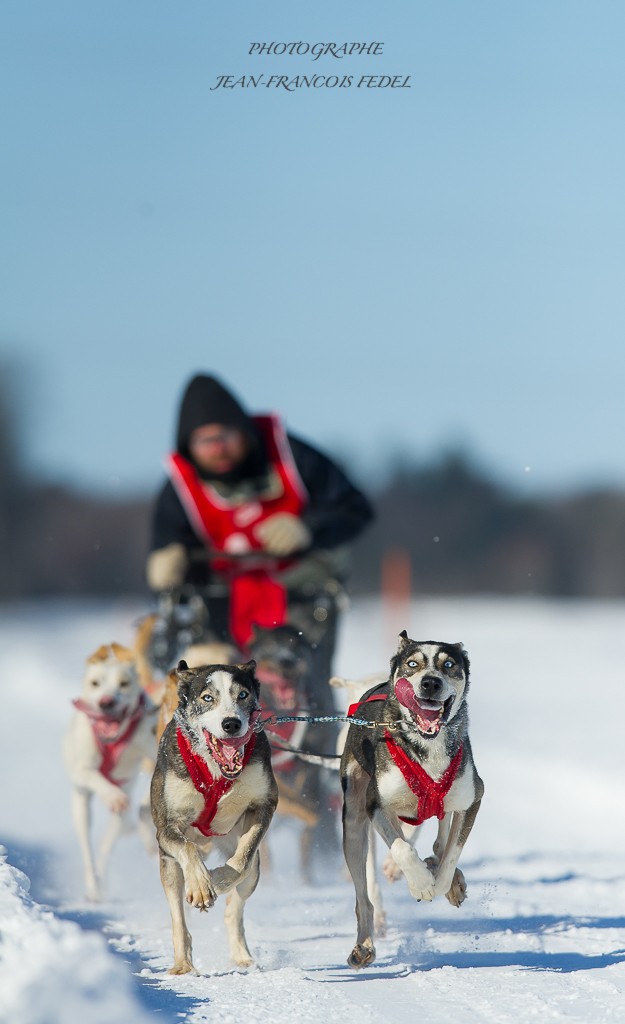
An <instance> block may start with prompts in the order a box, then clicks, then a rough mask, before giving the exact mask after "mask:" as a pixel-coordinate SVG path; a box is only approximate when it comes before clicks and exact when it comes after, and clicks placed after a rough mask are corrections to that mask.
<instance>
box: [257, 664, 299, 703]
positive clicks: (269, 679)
mask: <svg viewBox="0 0 625 1024" xmlns="http://www.w3.org/2000/svg"><path fill="white" fill-rule="evenodd" d="M256 678H257V679H258V681H259V682H260V684H261V686H262V687H263V689H264V692H265V693H266V694H267V695H268V696H269V698H270V700H271V702H272V703H273V704H274V705H275V706H276V707H278V708H280V709H283V710H289V711H291V710H293V708H296V707H297V696H298V695H297V688H296V686H295V685H294V683H293V682H292V680H291V679H287V677H286V676H283V675H281V673H280V672H276V671H272V670H271V669H268V668H264V667H262V666H260V667H258V668H257V669H256Z"/></svg>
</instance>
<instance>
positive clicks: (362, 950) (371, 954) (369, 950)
mask: <svg viewBox="0 0 625 1024" xmlns="http://www.w3.org/2000/svg"><path fill="white" fill-rule="evenodd" d="M374 960H375V946H374V945H373V943H372V941H371V939H365V941H364V942H363V943H357V945H355V946H354V948H353V949H352V951H351V953H350V954H349V956H348V958H347V963H348V965H349V966H350V967H353V968H354V970H356V971H358V970H360V968H361V967H368V966H369V964H372V963H373V961H374Z"/></svg>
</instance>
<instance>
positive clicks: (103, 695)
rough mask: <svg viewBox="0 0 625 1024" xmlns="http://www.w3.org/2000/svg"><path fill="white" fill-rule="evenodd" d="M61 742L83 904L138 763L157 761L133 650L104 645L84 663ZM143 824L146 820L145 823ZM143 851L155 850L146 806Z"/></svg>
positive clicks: (121, 819)
mask: <svg viewBox="0 0 625 1024" xmlns="http://www.w3.org/2000/svg"><path fill="white" fill-rule="evenodd" d="M73 704H74V707H75V708H76V711H75V714H74V716H73V718H72V720H71V722H70V726H69V730H68V732H67V735H66V736H65V739H64V743H63V754H64V760H65V766H66V769H67V772H68V774H69V777H70V779H71V782H72V785H73V789H72V815H73V820H74V826H75V828H76V832H77V834H78V840H79V843H80V848H81V851H82V855H83V862H84V871H85V889H86V895H87V899H90V900H98V899H100V897H101V883H102V880H103V877H104V873H105V870H106V865H107V862H108V859H109V856H110V853H111V850H112V848H113V845H114V843H115V841H116V840H117V838H118V836H119V835H120V833H121V831H122V829H123V827H124V824H125V821H126V815H127V811H128V808H129V803H130V801H129V792H130V788H131V786H132V784H133V782H134V781H135V779H136V777H137V775H138V773H139V771H140V769H141V768H142V766H143V764H144V762H145V760H146V759H147V760H148V761H149V762H150V771H151V770H152V766H153V765H154V761H155V758H156V735H155V731H156V709H155V708H154V707H153V705H152V704H151V702H150V701H149V699H148V698H147V697H146V695H145V693H144V692H143V690H142V689H141V687H140V685H139V680H138V674H137V667H136V662H135V658H134V655H133V652H132V651H131V650H129V649H128V648H127V647H122V646H121V644H116V643H112V644H105V645H103V646H102V647H99V648H98V650H97V651H95V652H94V653H93V654H92V655H91V656H90V657H89V658H88V659H87V668H86V671H85V676H84V679H83V688H82V696H81V697H80V698H79V699H78V700H75V701H73ZM93 796H96V797H99V798H100V800H102V802H103V803H104V804H106V806H107V807H108V809H109V811H110V812H111V814H110V819H109V823H108V828H107V829H106V831H105V833H104V835H103V837H102V841H101V844H100V849H99V856H98V861H97V865H96V861H95V858H94V853H93V848H92V836H91V800H92V797H93ZM146 818H147V820H146ZM139 827H140V830H141V833H142V838H143V841H144V844H145V846H146V847H147V848H148V849H151V850H153V848H154V833H153V830H152V826H151V822H150V820H149V811H148V808H147V802H146V801H144V803H143V805H142V807H141V808H140V811H139Z"/></svg>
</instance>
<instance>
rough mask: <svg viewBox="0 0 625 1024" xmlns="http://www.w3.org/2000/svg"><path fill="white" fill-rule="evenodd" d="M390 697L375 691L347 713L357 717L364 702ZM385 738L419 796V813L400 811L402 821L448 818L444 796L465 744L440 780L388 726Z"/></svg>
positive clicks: (392, 754) (393, 755)
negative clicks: (404, 813)
mask: <svg viewBox="0 0 625 1024" xmlns="http://www.w3.org/2000/svg"><path fill="white" fill-rule="evenodd" d="M387 697H388V694H386V693H374V694H372V695H371V696H370V697H367V698H366V699H365V700H360V701H357V703H356V704H350V706H349V710H348V712H347V715H348V717H350V718H355V717H356V712H357V711H358V708H359V707H360V705H361V704H368V703H369V701H372V700H386V699H387ZM384 740H385V742H386V746H387V748H388V752H389V754H390V755H391V757H392V759H393V761H394V762H395V764H396V765H397V767H398V768H399V770H400V772H401V773H402V775H403V776H404V779H405V780H406V782H407V784H408V786H409V788H410V789H411V790H412V792H413V793H414V795H415V796H416V797H417V816H416V817H415V818H407V817H404V815H402V814H400V815H399V819H400V821H405V822H406V824H407V825H422V824H423V822H424V821H427V819H428V818H438V820H439V821H442V820H443V818H444V817H445V797H446V796H447V794H448V793H449V790H450V789H451V787H452V784H453V782H454V779H455V778H456V775H457V774H458V769H459V768H460V764H461V762H462V747H460V748H459V750H457V751H456V754H455V756H454V757H453V759H452V761H451V763H450V764H449V767H448V768H447V769H446V771H445V772H444V773H443V775H442V776H441V778H440V779H439V780H438V781H437V780H436V779H433V778H432V776H431V775H428V773H427V772H426V770H425V768H423V767H422V766H421V765H420V764H419V762H418V761H415V760H413V758H411V757H409V756H408V754H407V753H406V751H405V750H404V749H403V748H402V747H400V746H399V744H397V743H395V740H394V739H393V737H392V736H391V734H390V732H389V731H388V729H385V730H384Z"/></svg>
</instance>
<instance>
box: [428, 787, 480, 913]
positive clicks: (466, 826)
mask: <svg viewBox="0 0 625 1024" xmlns="http://www.w3.org/2000/svg"><path fill="white" fill-rule="evenodd" d="M480 803H481V797H480V798H479V799H478V800H476V801H475V802H474V803H473V804H471V806H470V807H469V809H468V810H466V811H454V812H453V820H452V823H451V827H450V829H449V835H448V837H447V842H446V844H445V851H444V853H443V855H442V858H441V862H440V864H439V865H438V868H437V870H436V886H435V890H434V894H435V895H436V896H446V897H447V899H448V900H449V902H450V903H451V904H452V906H454V907H459V906H460V904H461V903H462V902H463V901H464V899H465V898H466V894H467V888H466V884H465V881H464V875H463V874H462V871H460V869H459V868H457V867H456V865H457V864H458V859H459V857H460V854H461V853H462V849H463V847H464V844H465V843H466V841H467V839H468V838H469V833H470V831H471V829H472V828H473V823H474V822H475V819H476V817H477V812H478V811H479V809H480Z"/></svg>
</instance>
